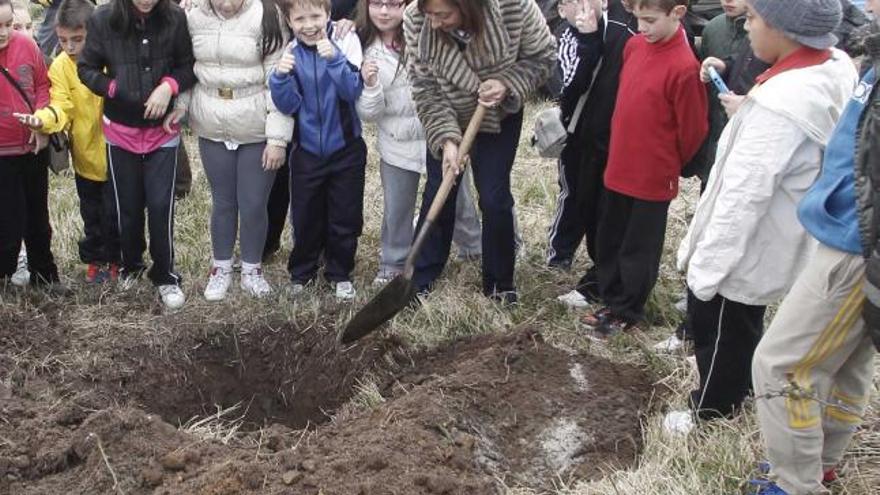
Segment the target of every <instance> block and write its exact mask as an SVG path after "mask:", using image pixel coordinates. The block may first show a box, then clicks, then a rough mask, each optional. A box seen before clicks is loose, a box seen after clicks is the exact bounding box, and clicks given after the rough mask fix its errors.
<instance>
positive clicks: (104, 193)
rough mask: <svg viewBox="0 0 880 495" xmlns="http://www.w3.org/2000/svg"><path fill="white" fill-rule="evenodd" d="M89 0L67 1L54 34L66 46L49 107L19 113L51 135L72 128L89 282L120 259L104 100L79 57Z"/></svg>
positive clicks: (55, 69)
mask: <svg viewBox="0 0 880 495" xmlns="http://www.w3.org/2000/svg"><path fill="white" fill-rule="evenodd" d="M94 9H95V7H94V5H93V4H92V3H91V2H89V0H64V1H63V2H61V5H60V6H59V7H58V17H57V25H56V26H55V32H56V34H57V35H58V41H59V43H60V45H61V47H62V48H63V50H64V51H63V52H61V54H59V55H58V56H57V57H56V58H55V61H53V62H52V65H51V66H50V67H49V80H50V81H51V82H52V88H51V90H50V92H49V98H50V103H49V106H48V107H46V108H43V109H40V110H38V111H37V112H36V113H35V114H33V115H25V114H16V117H17V118H18V119H19V121H20V122H22V123H23V124H25V125H27V126H29V127H31V128H32V129H35V130H38V131H40V132H42V133H46V134H50V133H54V132H60V131H64V130H67V132H68V134H69V137H70V143H71V155H72V157H73V168H74V170H75V171H76V192H77V195H78V196H79V204H80V208H79V209H80V214H81V215H82V219H83V226H84V235H83V238H82V239H81V240H80V241H79V256H80V259H81V260H82V262H83V263H86V264H88V268H87V270H86V282H89V283H92V282H102V281H104V280H107V279H115V278H116V274H117V270H118V269H117V263H118V261H119V256H120V251H119V233H118V229H117V227H116V225H115V220H114V219H115V218H116V202H115V198H114V197H113V187H112V185H111V184H110V182H108V180H107V152H106V142H105V141H104V134H103V131H102V130H101V114H102V110H103V103H104V102H103V99H102V98H101V97H99V96H96V95H95V94H94V93H92V92H91V91H89V89H88V88H86V87H85V85H83V84H82V82H80V80H79V76H78V75H77V70H76V57H77V55H79V53H80V51H81V50H82V48H83V46H84V45H85V41H86V21H88V19H89V17H90V16H91V15H92V12H93V11H94Z"/></svg>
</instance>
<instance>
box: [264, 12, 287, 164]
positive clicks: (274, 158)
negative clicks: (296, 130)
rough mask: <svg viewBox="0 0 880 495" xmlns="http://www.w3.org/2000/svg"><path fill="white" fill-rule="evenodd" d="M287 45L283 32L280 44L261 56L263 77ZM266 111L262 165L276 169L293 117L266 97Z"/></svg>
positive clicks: (285, 145) (268, 73)
mask: <svg viewBox="0 0 880 495" xmlns="http://www.w3.org/2000/svg"><path fill="white" fill-rule="evenodd" d="M281 32H282V33H286V30H285V29H282V30H281ZM287 46H288V44H287V36H286V34H285V35H284V41H283V42H282V43H281V46H280V47H279V48H278V49H277V50H275V51H274V52H272V53H270V54H268V55H266V56H265V57H264V58H263V75H264V77H269V76H270V75H271V74H272V70H274V69H275V67H276V66H277V64H278V62H279V61H280V60H281V57H283V56H284V54H285V53H286V52H288V51H289V50H287ZM291 55H292V54H291ZM266 112H267V116H266V131H265V132H266V149H265V150H264V152H263V167H264V168H268V169H269V170H276V169H278V168H279V167H280V166H281V165H283V164H284V157H285V154H286V150H287V143H288V142H289V141H290V139H291V137H292V136H293V117H291V116H289V115H284V114H283V113H281V112H280V111H279V110H278V108H277V107H276V106H275V103H274V102H273V101H272V98H266Z"/></svg>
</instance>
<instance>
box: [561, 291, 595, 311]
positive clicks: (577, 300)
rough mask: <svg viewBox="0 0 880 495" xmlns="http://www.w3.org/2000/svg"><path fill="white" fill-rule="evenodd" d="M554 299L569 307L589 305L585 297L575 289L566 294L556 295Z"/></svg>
mask: <svg viewBox="0 0 880 495" xmlns="http://www.w3.org/2000/svg"><path fill="white" fill-rule="evenodd" d="M556 300H557V301H559V302H561V303H562V304H564V305H566V306H568V307H569V308H586V307H588V306H589V305H590V303H589V302H587V298H586V297H584V295H583V294H581V293H580V292H578V291H576V290H572V291H571V292H569V293H568V294H563V295H561V296H557V297H556Z"/></svg>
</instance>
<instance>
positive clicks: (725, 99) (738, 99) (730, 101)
mask: <svg viewBox="0 0 880 495" xmlns="http://www.w3.org/2000/svg"><path fill="white" fill-rule="evenodd" d="M718 99H719V100H721V106H723V107H724V113H726V114H727V118H728V119H732V118H733V114H735V113H736V111H737V110H739V107H740V105H742V104H743V102H744V101H746V97H745V96H743V95H738V94H735V93H721V94H719V95H718Z"/></svg>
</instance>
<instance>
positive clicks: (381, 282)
mask: <svg viewBox="0 0 880 495" xmlns="http://www.w3.org/2000/svg"><path fill="white" fill-rule="evenodd" d="M392 278H394V277H384V276H382V275H376V278H374V279H373V287H384V286H385V285H387V284H388V282H391V279H392Z"/></svg>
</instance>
